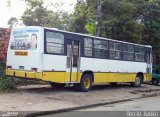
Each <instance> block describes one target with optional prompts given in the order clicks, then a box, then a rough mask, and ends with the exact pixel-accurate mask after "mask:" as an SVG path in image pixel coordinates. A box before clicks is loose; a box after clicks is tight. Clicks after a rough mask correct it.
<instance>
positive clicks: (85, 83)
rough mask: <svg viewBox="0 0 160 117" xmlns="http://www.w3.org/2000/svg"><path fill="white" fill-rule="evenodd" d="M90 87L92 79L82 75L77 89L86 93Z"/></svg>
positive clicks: (89, 76)
mask: <svg viewBox="0 0 160 117" xmlns="http://www.w3.org/2000/svg"><path fill="white" fill-rule="evenodd" d="M91 87H92V77H91V75H89V74H84V75H83V77H82V79H81V82H80V84H79V89H80V91H82V92H88V91H89V90H90V89H91Z"/></svg>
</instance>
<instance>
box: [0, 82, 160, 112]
mask: <svg viewBox="0 0 160 117" xmlns="http://www.w3.org/2000/svg"><path fill="white" fill-rule="evenodd" d="M155 93H157V94H158V93H159V94H160V86H153V85H148V84H143V85H142V87H140V88H134V87H130V86H129V84H118V85H116V86H111V85H108V84H106V85H96V86H93V88H92V90H91V91H89V92H87V93H84V92H77V91H75V90H74V89H73V88H71V87H65V88H61V89H54V88H52V87H50V85H29V86H21V87H18V89H17V90H16V91H15V92H13V93H7V94H0V110H1V111H6V110H7V111H49V110H56V109H64V108H69V107H77V106H82V105H89V104H94V103H103V102H110V101H116V100H122V99H130V98H138V97H141V96H146V95H151V94H155Z"/></svg>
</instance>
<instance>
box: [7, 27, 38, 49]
mask: <svg viewBox="0 0 160 117" xmlns="http://www.w3.org/2000/svg"><path fill="white" fill-rule="evenodd" d="M38 33H39V30H37V29H25V30H15V31H13V34H12V41H11V45H10V49H12V50H36V49H37V44H38Z"/></svg>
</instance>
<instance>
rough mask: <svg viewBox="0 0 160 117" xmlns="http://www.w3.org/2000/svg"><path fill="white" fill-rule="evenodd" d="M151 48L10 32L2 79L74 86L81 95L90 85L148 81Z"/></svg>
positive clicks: (53, 33)
mask: <svg viewBox="0 0 160 117" xmlns="http://www.w3.org/2000/svg"><path fill="white" fill-rule="evenodd" d="M151 53H152V47H151V46H149V45H139V44H134V43H128V42H123V41H117V40H112V39H107V38H102V37H95V36H89V35H85V34H79V33H73V32H67V31H62V30H58V29H52V28H45V27H37V26H28V27H24V28H17V29H14V30H13V31H12V33H11V37H10V42H9V46H8V53H7V65H6V75H8V76H13V77H19V78H28V79H40V80H43V81H48V82H50V84H51V85H52V86H60V85H64V84H74V86H75V87H76V88H77V89H79V90H81V91H88V90H90V89H91V87H92V84H93V83H112V84H114V83H117V82H127V83H130V84H131V85H132V86H135V87H138V86H141V83H142V82H143V81H151V74H152V62H151V56H152V55H151Z"/></svg>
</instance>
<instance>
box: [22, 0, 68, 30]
mask: <svg viewBox="0 0 160 117" xmlns="http://www.w3.org/2000/svg"><path fill="white" fill-rule="evenodd" d="M26 3H27V6H28V8H27V9H26V10H25V12H24V14H23V16H22V21H23V23H24V24H25V25H27V26H44V27H52V28H58V29H63V30H70V24H71V14H69V13H67V12H64V11H56V12H53V11H51V10H48V9H47V7H44V3H43V0H26ZM58 5H59V4H58Z"/></svg>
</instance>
